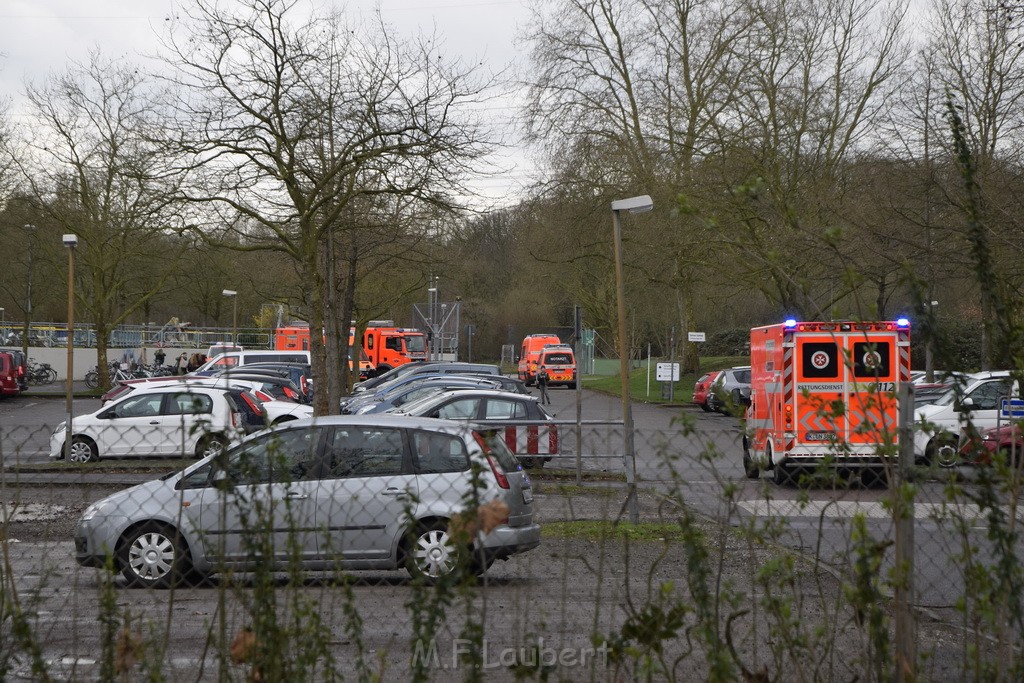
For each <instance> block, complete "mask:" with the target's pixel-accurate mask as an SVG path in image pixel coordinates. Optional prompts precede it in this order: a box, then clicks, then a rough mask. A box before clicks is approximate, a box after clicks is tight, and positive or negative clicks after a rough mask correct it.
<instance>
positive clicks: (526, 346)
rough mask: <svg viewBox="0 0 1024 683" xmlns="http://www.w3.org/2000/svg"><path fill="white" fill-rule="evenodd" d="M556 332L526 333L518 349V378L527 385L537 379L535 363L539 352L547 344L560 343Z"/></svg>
mask: <svg viewBox="0 0 1024 683" xmlns="http://www.w3.org/2000/svg"><path fill="white" fill-rule="evenodd" d="M561 343H562V340H561V339H559V338H558V335H557V334H528V335H526V336H525V337H524V338H523V344H522V347H521V348H520V349H519V379H521V380H522V381H523V382H525V383H526V385H527V386H530V385H532V384H533V383H534V382H536V381H537V364H538V362H539V361H540V352H541V351H542V350H543V349H544V347H545V346H547V345H548V344H561Z"/></svg>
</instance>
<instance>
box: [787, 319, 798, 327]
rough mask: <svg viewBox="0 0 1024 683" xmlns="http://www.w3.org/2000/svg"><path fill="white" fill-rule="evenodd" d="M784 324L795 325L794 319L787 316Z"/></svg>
mask: <svg viewBox="0 0 1024 683" xmlns="http://www.w3.org/2000/svg"><path fill="white" fill-rule="evenodd" d="M785 325H786V327H796V320H794V319H793V318H789V319H788V320H786V322H785Z"/></svg>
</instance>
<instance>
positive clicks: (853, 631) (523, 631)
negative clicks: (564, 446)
mask: <svg viewBox="0 0 1024 683" xmlns="http://www.w3.org/2000/svg"><path fill="white" fill-rule="evenodd" d="M536 479H537V483H536V505H535V509H536V511H537V516H538V518H539V520H540V522H541V523H542V525H548V530H546V531H545V537H544V542H543V543H542V545H541V547H540V548H538V549H536V550H534V551H532V552H530V553H526V554H524V555H520V556H516V557H514V558H512V559H511V560H509V561H507V562H499V563H497V564H496V565H495V566H493V567H492V568H491V569H490V570H489V571H488V573H487V574H486V575H485V579H484V580H483V581H482V583H481V584H480V585H478V586H476V587H474V588H472V589H466V590H456V591H453V592H445V591H442V590H439V589H429V588H423V587H420V586H417V585H414V584H413V583H411V582H410V581H409V579H408V577H407V575H406V574H405V573H404V572H360V573H353V574H352V575H351V577H352V579H353V582H352V584H351V588H350V590H344V589H341V588H338V587H337V586H336V585H335V584H334V582H332V581H329V580H325V577H324V576H323V575H316V576H308V577H307V578H306V579H305V580H304V581H302V582H301V583H300V584H299V585H296V584H295V583H288V582H287V580H286V577H283V576H282V577H278V579H277V582H276V584H275V585H276V586H277V589H276V590H275V592H274V594H273V595H272V598H271V599H272V600H273V603H274V604H275V605H276V608H275V609H276V610H277V611H278V613H279V614H278V618H279V619H280V620H282V621H280V622H279V623H282V624H285V625H289V624H290V625H292V626H294V625H295V624H299V625H300V626H298V631H297V632H296V631H294V630H293V631H292V632H291V635H290V636H288V638H290V640H288V644H287V645H286V646H285V650H286V651H287V652H288V653H289V655H290V656H292V657H295V658H299V655H298V654H297V653H298V652H301V651H302V650H303V647H305V646H307V645H309V644H310V643H318V642H322V644H323V645H324V647H325V652H329V653H330V656H331V657H333V659H334V661H335V662H337V666H338V669H339V670H341V671H342V672H343V673H344V674H345V675H346V677H351V676H352V675H353V674H354V673H355V672H354V671H353V669H354V668H358V667H359V664H358V662H359V661H362V662H364V664H363V666H364V667H365V669H364V672H365V671H370V672H373V673H376V674H379V675H380V676H381V680H406V679H408V678H409V677H410V676H411V675H412V667H413V666H414V665H415V663H416V662H417V661H420V662H421V663H424V664H425V665H426V673H427V674H428V676H429V677H430V678H431V679H432V680H438V681H444V680H451V679H452V677H453V676H454V677H456V678H457V679H458V678H465V677H467V676H468V675H469V672H470V670H471V669H470V668H469V667H468V665H467V663H466V661H465V658H464V656H463V655H464V653H465V651H466V650H468V649H469V641H467V640H466V639H465V638H464V636H465V635H466V634H467V633H471V632H474V628H476V627H481V628H482V631H483V634H484V636H483V640H482V641H481V642H482V644H483V646H484V651H483V652H482V653H480V656H481V658H482V659H481V660H480V661H482V666H483V668H484V675H485V676H486V677H487V680H489V681H491V680H513V679H516V678H517V677H518V676H519V675H525V676H526V677H527V678H533V679H538V680H540V679H544V680H582V679H592V680H616V681H617V680H632V679H635V678H643V677H645V675H646V673H648V672H651V673H652V676H653V678H654V680H665V679H671V680H684V681H691V680H694V681H697V680H706V679H707V678H708V677H709V672H710V669H711V668H712V667H716V666H725V667H726V668H727V670H729V671H730V672H731V675H732V676H734V677H736V678H740V677H742V678H744V679H746V680H826V681H833V680H863V679H875V678H878V677H879V674H881V673H882V672H881V671H879V670H877V669H876V666H877V665H876V662H877V661H878V655H879V653H878V650H877V647H888V648H891V647H892V640H891V637H885V636H883V637H882V638H881V639H880V643H879V644H878V645H877V646H875V647H872V643H871V638H870V637H869V630H868V628H867V626H866V625H867V624H868V623H869V622H870V616H871V615H870V614H865V613H857V612H855V611H854V610H852V609H850V608H849V607H844V605H847V600H845V599H844V595H845V588H844V584H843V582H842V581H841V580H840V578H839V577H838V575H837V574H836V573H835V572H834V571H826V570H823V569H816V568H815V567H814V566H813V565H812V564H810V563H809V562H806V561H804V560H802V559H800V558H795V559H794V558H792V556H790V555H784V554H781V553H779V552H777V551H776V550H775V549H774V548H772V547H771V546H768V545H761V544H758V543H756V542H751V541H748V540H746V539H745V538H744V537H743V536H742V535H741V534H740V533H738V532H737V531H736V530H735V529H730V528H724V527H722V526H720V525H718V524H716V523H713V522H711V521H709V520H705V519H700V518H697V519H694V520H693V521H692V527H690V528H691V529H692V531H693V532H694V533H696V534H699V536H700V537H701V538H702V539H703V540H704V545H703V548H704V549H705V551H706V555H704V556H702V557H695V555H694V554H692V553H687V552H686V547H687V546H686V544H685V543H684V541H683V538H682V536H681V535H680V533H679V532H678V531H677V530H673V529H672V528H671V527H669V526H664V527H662V526H654V525H673V524H674V525H675V528H676V529H678V521H679V519H680V518H681V517H682V514H681V510H680V509H679V508H678V507H677V506H675V505H674V504H672V503H671V501H666V500H665V499H664V498H662V497H660V496H657V495H655V494H653V493H650V492H641V495H640V498H639V508H640V514H641V520H642V521H643V522H647V523H650V524H651V525H652V526H649V527H646V529H647V530H648V532H649V533H647V534H646V535H645V536H644V537H643V538H642V539H641V540H636V539H633V540H627V539H625V538H623V537H622V536H621V535H617V534H607V533H606V534H602V533H601V532H600V529H601V528H602V527H601V526H599V525H588V523H592V522H599V521H611V520H616V519H618V518H619V517H620V514H621V512H622V502H623V498H624V495H623V493H624V492H623V489H622V487H621V485H619V484H616V483H615V482H597V483H596V484H595V485H592V486H587V487H583V488H580V487H576V486H572V485H565V484H560V483H558V482H556V481H552V480H550V479H547V478H545V477H536ZM118 488H121V487H99V486H90V487H47V488H23V489H14V490H8V491H7V496H6V497H5V498H6V501H7V503H8V506H7V510H8V512H9V511H10V510H11V509H12V508H13V509H15V510H16V511H18V514H16V515H15V516H14V517H13V518H11V521H10V522H9V523H8V524H7V525H6V528H5V530H6V532H7V537H8V538H9V539H12V540H16V541H18V543H12V544H10V546H9V548H10V549H9V557H10V559H11V561H12V562H13V563H14V567H15V572H16V576H18V578H19V581H18V583H17V586H18V589H19V590H20V591H22V592H26V593H31V594H32V595H33V596H34V600H33V601H32V604H33V605H35V606H36V608H37V609H39V610H41V611H42V612H45V613H47V614H58V615H59V616H60V618H58V619H54V620H52V621H46V622H45V623H47V624H48V625H47V627H46V630H45V633H44V635H45V650H46V652H47V654H48V655H49V660H48V661H50V663H51V665H52V667H53V669H52V670H51V673H53V675H54V677H55V678H57V679H58V680H94V679H95V673H96V671H95V668H94V665H95V659H96V656H97V653H98V652H99V651H101V642H100V640H99V634H98V632H97V629H96V628H95V624H96V619H97V615H98V614H99V613H100V606H99V605H100V600H101V597H102V594H103V591H102V589H101V586H102V583H103V582H102V581H101V577H102V574H101V573H100V572H97V571H95V570H87V569H82V568H79V567H77V566H76V565H75V563H74V561H73V559H72V558H70V557H69V555H70V553H71V552H72V550H71V547H70V543H69V541H70V539H71V535H72V531H73V528H74V524H75V523H76V521H77V518H78V516H79V515H80V513H81V511H82V510H83V509H84V508H85V506H86V505H87V504H88V503H89V502H91V501H92V500H95V499H98V498H99V497H102V496H103V495H106V494H107V493H108V492H111V491H113V490H117V489H118ZM11 503H14V504H15V505H13V506H12V505H11ZM47 510H49V511H50V512H49V514H48V513H47ZM18 515H21V517H20V518H19V516H18ZM19 519H21V520H23V521H18V520H19ZM565 522H573V523H574V524H564V523H565ZM577 527H580V528H582V527H586V530H583V531H581V530H580V529H579V528H577ZM604 528H605V529H607V526H605V527H604ZM595 529H598V531H595ZM551 531H557V534H553V533H551ZM662 531H665V533H663V534H662V533H661V532H662ZM659 534H661V535H659ZM54 543H59V544H60V545H53V544H54ZM787 558H789V559H787ZM19 562H20V563H21V564H18V563H19ZM18 567H30V568H31V570H30V571H22V572H21V573H20V574H18V573H17V572H19V569H18ZM771 569H777V570H778V571H779V572H781V575H783V576H784V577H785V578H784V579H780V580H777V581H769V582H767V583H765V582H761V581H759V580H758V577H759V576H760V575H762V574H763V573H765V572H767V571H768V570H771ZM225 585H226V584H224V583H223V582H221V581H219V580H213V581H211V582H209V583H208V584H205V585H203V586H200V587H197V588H189V589H182V590H176V591H143V590H128V589H118V591H117V592H116V593H115V595H116V601H117V610H118V612H119V613H120V614H122V615H130V616H131V620H132V623H134V624H135V625H136V626H135V629H136V631H137V633H139V634H140V637H141V638H143V641H144V642H145V643H150V644H152V643H155V642H157V641H162V639H163V638H164V637H166V638H167V642H166V646H167V647H166V650H164V649H163V648H160V649H159V650H158V649H157V648H156V647H155V646H154V647H148V646H143V647H141V648H140V651H139V654H138V657H139V658H140V659H141V660H142V661H143V665H137V666H144V665H145V662H146V661H148V660H149V659H152V658H159V660H160V662H161V664H160V667H161V668H162V670H163V671H164V672H165V673H166V674H167V677H168V678H171V677H174V678H179V679H181V680H218V679H224V678H225V677H226V678H228V679H232V680H242V679H244V678H245V677H246V676H247V675H250V674H251V672H248V670H247V667H248V665H247V664H237V665H236V664H230V665H224V667H223V668H222V669H218V667H219V666H221V665H220V663H219V660H218V658H217V656H216V654H215V653H216V651H217V650H218V643H220V647H219V649H221V651H224V650H226V649H227V645H228V644H229V643H230V642H231V641H232V640H233V639H234V637H235V636H236V635H237V634H238V633H239V632H240V631H241V630H242V629H243V628H244V627H245V626H247V625H249V624H251V623H253V619H254V618H256V617H257V616H258V611H254V610H256V607H254V606H255V605H259V604H266V603H260V602H259V599H258V596H259V595H260V594H259V588H258V586H257V585H255V584H253V583H252V582H251V580H250V581H249V582H248V583H247V582H246V580H245V579H244V578H243V579H241V580H240V581H238V582H234V583H232V585H231V586H230V587H229V588H227V589H226V590H222V587H223V586H225ZM69 588H70V590H71V591H72V592H73V594H74V596H75V597H74V600H71V601H69V600H68V595H69V594H68V591H69ZM702 596H705V597H704V598H702ZM716 598H717V599H716ZM262 599H266V596H265V595H264V596H263V598H262ZM221 603H223V605H224V610H225V613H224V618H223V621H221V613H220V612H219V609H220V608H219V604H221ZM874 606H875V607H878V608H879V609H880V610H881V611H879V612H878V614H879V615H885V616H889V617H891V615H889V614H887V610H888V608H889V602H888V601H883V602H876V603H875V605H874ZM353 608H354V610H353ZM353 612H356V613H358V614H359V617H360V619H359V620H358V626H354V625H353V623H354V622H353V621H352V620H351V615H352V613H353ZM313 614H315V615H316V619H315V620H312V621H311V615H313ZM432 614H433V615H438V616H443V619H441V622H440V625H439V626H438V627H437V628H436V629H433V630H432V631H431V633H432V634H433V637H432V638H424V639H421V640H415V639H414V638H413V634H414V633H415V629H414V626H413V625H412V624H413V623H414V622H415V620H416V617H417V616H419V617H421V618H427V617H428V616H430V615H432ZM286 616H290V617H291V619H290V620H285V617H286ZM43 621H45V620H43ZM316 622H322V624H323V628H324V630H323V631H322V632H321V631H316V630H315V629H314V628H313V624H314V623H316ZM40 623H42V621H41V622H40ZM82 624H86V625H87V626H86V627H83V626H82ZM221 624H223V626H221ZM302 624H305V625H306V626H305V627H303V626H301V625H302ZM151 628H152V629H156V631H150V629H151ZM303 628H308V629H310V630H309V631H304V630H303ZM165 629H166V631H165ZM890 631H891V625H890ZM154 632H155V633H162V634H164V635H163V636H160V637H159V638H156V637H153V638H154V639H153V640H146V638H150V637H152V636H151V634H152V633H154ZM314 633H324V634H326V635H324V636H322V637H318V636H314V635H312V634H314ZM146 634H150V635H146ZM890 636H891V633H890ZM963 640H964V639H963V638H962V637H960V636H958V635H957V634H956V633H955V632H953V631H952V630H950V629H947V628H944V627H942V626H941V625H936V624H933V623H930V622H929V621H927V620H926V619H922V622H921V623H920V626H919V638H918V648H919V653H921V654H922V655H924V656H925V657H924V660H925V662H926V664H925V665H924V666H923V667H922V674H923V675H922V680H951V679H959V678H962V675H961V670H962V667H961V665H962V662H961V658H962V657H963ZM602 642H603V643H604V644H605V646H604V647H602V646H601V643H602ZM211 643H212V644H211ZM712 644H715V645H717V647H714V648H713V647H711V645H712ZM207 646H209V651H206V648H207ZM204 652H205V655H204V654H203V653H204ZM709 652H714V653H716V655H719V656H718V657H711V656H709V654H708V653H709ZM157 653H162V654H157ZM318 656H319V660H318V661H321V663H322V662H324V661H326V655H324V654H323V653H321V654H320V655H318ZM90 658H91V659H90ZM313 659H317V656H316V655H314V656H313ZM90 661H92V662H93V663H94V665H92V667H93V668H90V666H91V665H90V664H89V662H90ZM69 662H70V663H69ZM23 673H24V674H25V675H26V676H28V677H29V678H30V677H31V672H30V670H28V669H24V670H23ZM293 673H294V672H293ZM885 673H886V674H888V673H889V672H888V671H886V672H885ZM306 674H307V675H306V678H307V679H310V676H312V678H320V677H322V676H323V675H324V672H323V671H322V670H316V671H312V672H311V671H307V672H306Z"/></svg>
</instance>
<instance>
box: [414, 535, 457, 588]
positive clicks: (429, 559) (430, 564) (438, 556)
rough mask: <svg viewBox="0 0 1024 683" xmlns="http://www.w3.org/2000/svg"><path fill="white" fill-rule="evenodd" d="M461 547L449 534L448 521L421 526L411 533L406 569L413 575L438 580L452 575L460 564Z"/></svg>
mask: <svg viewBox="0 0 1024 683" xmlns="http://www.w3.org/2000/svg"><path fill="white" fill-rule="evenodd" d="M459 554H460V553H459V548H458V546H457V545H456V543H455V542H454V540H453V539H452V537H451V536H449V535H448V524H447V523H446V522H434V523H433V524H429V525H425V526H420V527H419V528H417V529H416V530H415V531H413V532H412V533H411V535H410V539H409V545H408V548H407V550H406V557H405V563H406V569H408V570H409V573H410V574H412V575H413V577H417V578H423V579H427V580H431V581H432V580H436V579H440V578H444V577H446V576H450V575H451V574H452V573H453V572H454V571H455V570H456V568H457V567H458V566H459Z"/></svg>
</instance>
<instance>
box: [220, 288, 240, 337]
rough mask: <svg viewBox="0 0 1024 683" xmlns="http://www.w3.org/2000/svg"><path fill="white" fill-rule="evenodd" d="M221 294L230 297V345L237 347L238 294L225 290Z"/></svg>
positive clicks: (231, 290)
mask: <svg viewBox="0 0 1024 683" xmlns="http://www.w3.org/2000/svg"><path fill="white" fill-rule="evenodd" d="M221 294H223V295H224V296H229V297H231V345H232V346H238V292H236V291H235V290H233V289H225V290H224V291H223V292H221Z"/></svg>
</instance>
